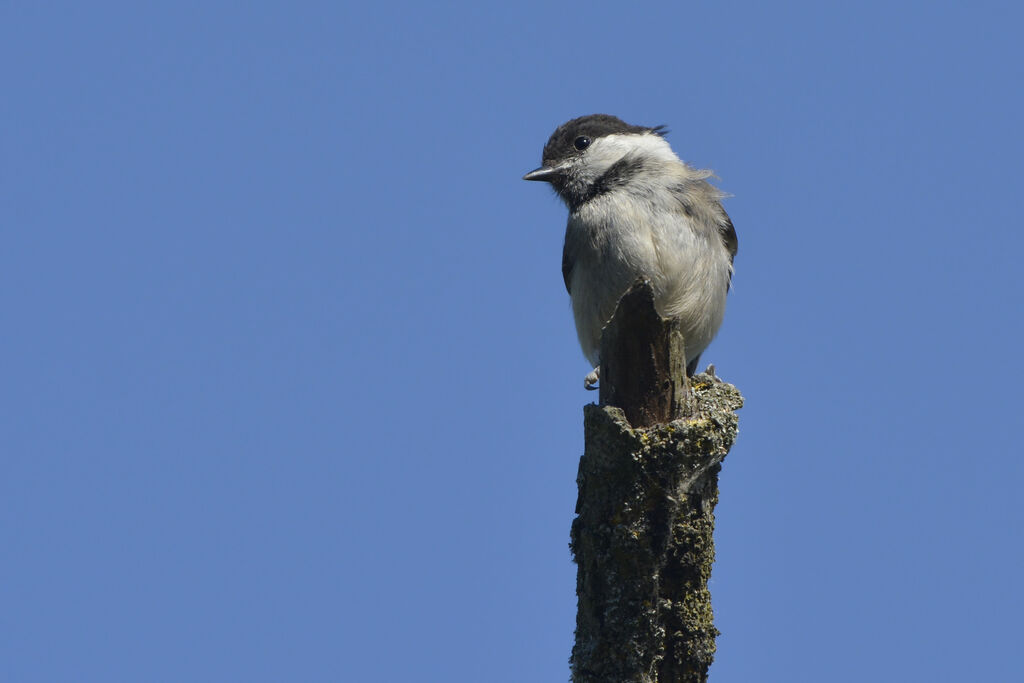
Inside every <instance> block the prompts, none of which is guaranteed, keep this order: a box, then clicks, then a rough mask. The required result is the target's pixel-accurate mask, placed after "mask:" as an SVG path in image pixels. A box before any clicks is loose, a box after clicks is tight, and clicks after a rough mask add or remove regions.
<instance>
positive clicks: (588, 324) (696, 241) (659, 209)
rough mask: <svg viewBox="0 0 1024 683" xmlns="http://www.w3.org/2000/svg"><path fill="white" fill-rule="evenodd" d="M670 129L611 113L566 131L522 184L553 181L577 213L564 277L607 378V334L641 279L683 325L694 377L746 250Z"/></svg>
mask: <svg viewBox="0 0 1024 683" xmlns="http://www.w3.org/2000/svg"><path fill="white" fill-rule="evenodd" d="M666 133H667V131H666V130H665V128H664V126H655V127H653V128H648V127H645V126H632V125H630V124H628V123H626V122H625V121H622V120H621V119H619V118H617V117H615V116H609V115H607V114H592V115H590V116H581V117H579V118H576V119H573V120H571V121H568V122H566V123H564V124H562V125H561V126H559V127H558V129H557V130H555V132H554V133H553V134H552V135H551V138H550V139H549V140H548V142H547V144H546V145H544V152H543V156H542V161H541V163H542V166H541V167H540V168H538V169H535V170H533V171H530V172H529V173H527V174H526V175H524V176H523V180H541V181H544V182H547V183H550V184H551V186H552V187H553V188H554V190H555V192H557V193H558V196H559V197H561V198H562V200H563V201H564V202H565V204H566V206H567V207H568V209H569V223H568V225H567V226H566V229H565V246H564V248H563V250H562V277H563V278H564V279H565V288H566V289H567V290H568V291H569V296H570V297H571V299H572V311H573V317H574V318H575V320H576V333H577V335H578V336H579V340H580V346H581V347H582V348H583V355H584V356H586V358H587V360H588V361H589V362H590V363H591V364H592V365H593V366H594V370H593V372H591V373H589V374H588V375H587V376H586V378H585V379H584V382H583V384H584V386H585V387H586V388H588V389H593V388H595V386H594V385H595V384H596V383H597V381H598V377H599V373H600V362H601V359H600V357H599V351H600V347H601V330H602V328H603V327H604V326H605V324H606V323H607V322H608V320H609V319H610V318H611V317H612V314H613V313H614V312H615V306H616V304H618V301H619V299H620V298H621V297H622V295H623V294H625V293H626V291H627V290H628V289H629V288H630V286H632V284H633V283H634V282H635V281H636V280H637V279H639V278H644V279H646V280H648V281H649V282H650V283H651V286H652V288H653V289H654V305H655V308H656V309H657V311H658V313H659V314H660V315H662V316H663V317H677V316H678V317H680V318H681V320H682V323H683V334H684V337H685V345H686V357H687V365H686V374H687V375H693V374H694V372H696V369H697V363H698V362H699V361H700V355H701V354H702V353H703V352H704V350H705V349H706V348H707V347H708V344H710V343H711V340H712V339H713V338H714V336H715V334H716V333H717V332H718V328H719V327H720V326H721V324H722V318H723V317H724V315H725V296H726V293H727V292H728V291H729V287H730V286H731V283H732V270H733V268H732V264H733V259H734V257H735V256H736V249H737V246H738V242H737V240H736V230H735V228H733V225H732V221H730V220H729V216H728V215H727V214H726V213H725V209H723V208H722V204H721V200H722V199H723V198H724V197H725V194H724V193H723V192H721V191H719V190H718V189H717V188H716V187H714V186H713V185H711V183H709V182H708V181H707V179H708V177H710V176H711V175H712V173H711V171H707V170H700V169H695V168H693V167H692V166H689V165H688V164H686V163H685V162H683V161H681V160H680V159H679V157H677V156H676V154H675V153H674V152H673V151H672V147H670V146H669V144H668V141H667V140H665V135H666Z"/></svg>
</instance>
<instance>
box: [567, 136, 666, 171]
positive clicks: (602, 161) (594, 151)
mask: <svg viewBox="0 0 1024 683" xmlns="http://www.w3.org/2000/svg"><path fill="white" fill-rule="evenodd" d="M627 154H637V155H639V156H643V157H646V158H649V159H656V160H659V161H675V162H678V161H679V157H677V156H676V154H675V152H673V151H672V147H671V146H669V144H668V142H667V141H666V140H665V138H663V137H661V136H660V135H655V134H654V133H643V134H641V135H633V134H630V135H622V134H614V135H606V136H604V137H601V138H597V139H596V140H594V143H593V144H592V145H590V147H589V149H587V153H586V156H585V159H586V165H587V168H588V169H591V170H592V171H593V177H599V176H600V175H601V174H602V173H604V172H605V171H607V170H608V169H609V167H611V165H612V164H614V163H615V162H616V161H618V160H619V159H621V158H622V157H624V156H626V155H627Z"/></svg>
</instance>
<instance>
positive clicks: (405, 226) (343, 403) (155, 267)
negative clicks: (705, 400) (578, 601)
mask: <svg viewBox="0 0 1024 683" xmlns="http://www.w3.org/2000/svg"><path fill="white" fill-rule="evenodd" d="M371 5H374V4H373V3H354V2H349V3H328V2H312V3H268V2H254V3H209V2H202V3H200V2H175V3H128V2H124V3H103V2H101V3H17V2H15V3H5V4H4V5H3V7H2V9H0V38H2V40H0V56H2V60H0V65H2V66H0V72H2V76H3V83H4V86H5V87H4V91H5V96H4V98H2V101H0V117H2V118H0V123H2V126H0V144H2V148H0V229H2V235H3V249H2V250H0V315H2V326H3V335H2V340H3V342H2V347H3V351H4V353H3V358H4V361H3V362H2V364H0V368H2V370H0V377H2V380H3V386H4V390H3V392H2V393H0V402H2V405H0V443H2V444H3V448H2V451H3V455H2V458H0V543H2V545H3V548H4V556H5V560H4V562H3V563H2V565H0V576H2V580H0V604H2V605H3V608H2V609H0V678H3V679H4V680H11V681H26V682H28V681H67V680H78V681H142V680H168V681H170V680H188V681H232V680H237V681H281V680H294V681H359V682H364V681H439V682H445V683H448V682H454V681H467V682H468V681H474V682H475V681H489V682H498V683H501V682H505V681H507V682H509V683H513V682H515V683H521V682H523V681H561V680H567V678H568V666H567V658H568V656H569V652H570V649H571V644H572V631H573V626H574V619H575V594H574V590H575V567H574V565H573V564H572V563H571V561H570V557H569V553H568V549H567V543H568V534H569V525H570V522H571V520H572V515H573V506H574V504H575V498H576V485H575V475H576V468H577V463H578V457H579V455H580V453H581V452H582V449H583V442H582V406H583V404H585V403H586V402H588V401H591V400H593V399H594V396H593V395H592V394H589V393H585V392H584V391H583V390H582V388H581V380H582V377H583V375H584V374H585V373H586V372H587V370H588V368H587V366H586V363H585V361H584V360H583V358H582V355H581V354H580V352H579V349H578V347H577V345H576V340H575V333H574V331H573V327H572V320H571V315H570V312H569V308H568V298H567V296H566V294H565V291H564V289H563V286H562V282H561V273H560V259H561V241H562V232H563V228H564V220H565V211H564V209H563V208H562V206H561V205H560V203H559V202H558V201H557V199H556V198H555V197H554V196H553V194H552V193H551V192H549V191H548V190H546V189H545V188H544V187H542V186H539V185H537V184H534V183H525V182H522V181H521V180H520V179H519V178H520V176H521V175H522V174H523V173H524V172H525V171H527V170H530V169H532V168H534V167H535V166H536V165H537V163H538V162H539V157H540V150H541V147H542V146H543V143H544V141H545V140H546V139H547V136H548V135H549V134H550V133H551V131H552V130H553V129H554V128H555V127H556V126H557V125H558V124H559V123H561V122H562V121H564V120H566V119H568V118H571V117H574V116H578V115H582V114H588V113H595V112H605V113H612V114H616V115H618V116H621V117H622V118H624V119H626V120H627V121H629V122H631V123H637V124H644V125H656V124H666V125H667V126H668V127H669V129H670V131H671V132H670V134H669V140H670V142H671V143H672V144H673V146H674V148H675V150H676V151H677V152H678V153H679V154H680V156H682V157H683V158H684V159H687V160H688V161H690V162H692V163H693V164H695V165H697V166H700V167H709V168H713V169H715V171H716V172H717V174H718V176H719V177H720V182H719V184H720V186H721V187H722V188H723V189H724V190H726V191H728V192H730V193H731V194H732V195H733V196H732V198H730V199H729V200H728V201H727V204H726V208H727V209H728V211H729V213H730V215H731V216H732V219H733V222H734V223H735V225H736V229H737V232H738V235H739V242H740V250H739V255H738V257H737V261H736V275H735V279H734V289H733V291H732V293H731V294H730V302H729V309H728V311H727V315H726V322H725V324H724V326H723V328H722V330H721V332H720V335H719V338H718V339H717V340H716V341H715V342H714V343H713V344H712V346H711V347H710V349H709V350H708V351H707V352H706V354H705V356H704V360H705V361H707V362H713V363H715V365H716V366H717V368H718V372H719V374H720V375H721V376H723V377H725V378H726V379H728V380H730V381H732V382H734V383H736V384H737V385H738V386H739V387H740V388H741V389H742V391H743V392H744V394H745V395H746V397H747V405H746V407H744V409H743V410H742V413H741V422H740V429H741V434H740V439H739V441H738V443H737V444H736V446H735V448H734V449H733V451H732V453H731V454H730V456H729V458H728V459H727V460H726V462H725V467H724V471H723V473H722V477H721V501H720V504H719V507H718V528H717V532H716V541H717V549H718V560H717V563H716V565H715V568H714V575H713V578H712V584H711V589H712V594H713V598H714V606H715V611H716V623H717V626H718V628H719V629H720V630H721V631H722V635H721V637H720V638H719V641H718V644H719V652H718V656H717V661H716V663H715V664H714V667H713V669H712V679H713V680H714V681H716V682H718V683H721V682H729V681H751V680H759V681H788V682H793V681H808V682H818V681H864V680H884V681H904V680H922V681H923V680H927V681H963V680H1012V679H1015V678H1018V677H1020V676H1021V672H1022V667H1021V665H1020V658H1019V656H1018V654H1017V650H1018V649H1019V640H1020V634H1021V632H1020V624H1019V619H1018V615H1019V614H1020V613H1021V611H1022V610H1024V589H1022V588H1021V582H1020V573H1021V565H1022V560H1024V547H1022V543H1021V538H1022V536H1021V529H1022V527H1024V511H1022V505H1021V501H1020V491H1021V488H1022V485H1024V464H1022V458H1021V455H1022V452H1021V445H1020V443H1021V441H1020V430H1019V426H1020V421H1021V417H1020V414H1021V398H1020V390H1019V388H1020V386H1021V385H1022V380H1024V363H1022V361H1021V356H1020V352H1019V347H1020V339H1021V335H1022V327H1024V325H1022V316H1021V310H1022V287H1021V284H1020V266H1019V258H1020V256H1019V255H1020V253H1021V249H1022V248H1024V237H1022V225H1021V220H1020V218H1019V212H1020V208H1019V197H1020V195H1021V188H1020V184H1021V180H1022V177H1024V173H1022V170H1024V169H1022V163H1021V159H1022V157H1024V136H1022V134H1021V121H1024V95H1022V90H1021V83H1022V82H1024V54H1022V52H1024V50H1022V48H1021V47H1020V36H1019V31H1018V30H1017V29H1018V27H1019V26H1020V25H1021V22H1022V20H1024V10H1021V9H1020V7H1019V6H1017V5H1014V4H1012V3H984V2H981V3H973V4H972V5H971V6H970V8H967V7H966V6H960V5H958V4H954V3H923V2H921V3H881V2H866V3H856V4H848V5H845V6H843V7H841V8H840V7H838V6H828V5H827V4H825V3H810V2H807V3H802V2H801V3H782V4H780V3H754V2H718V3H710V2H700V3H668V2H665V3H650V4H648V3H639V4H636V5H630V6H625V5H618V6H614V7H613V6H608V7H603V6H600V5H595V4H594V3H557V4H551V3H537V2H518V3H506V4H503V5H486V4H480V3H462V4H449V3H441V4H428V3H397V4H380V3H378V4H376V5H374V6H372V7H371Z"/></svg>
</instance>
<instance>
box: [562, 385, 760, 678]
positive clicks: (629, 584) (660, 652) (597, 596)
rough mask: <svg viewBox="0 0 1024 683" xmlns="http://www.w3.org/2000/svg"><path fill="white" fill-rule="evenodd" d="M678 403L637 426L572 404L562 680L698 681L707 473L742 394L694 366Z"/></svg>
mask: <svg viewBox="0 0 1024 683" xmlns="http://www.w3.org/2000/svg"><path fill="white" fill-rule="evenodd" d="M688 404H689V406H688V407H689V410H688V414H687V416H686V417H685V418H682V419H678V420H674V421H671V422H668V423H665V424H656V425H653V426H650V427H646V428H634V427H633V426H631V425H630V423H629V422H628V421H627V420H626V418H625V415H624V413H623V411H622V410H620V409H619V408H616V407H613V406H598V405H588V406H586V407H585V409H584V424H585V432H586V447H585V452H584V455H583V457H582V458H581V459H580V467H579V475H578V477H577V483H578V485H579V499H578V501H577V508H576V512H577V517H576V519H575V520H574V522H573V525H572V541H571V548H572V551H573V555H574V557H575V559H576V562H577V564H578V566H579V570H578V574H577V595H578V598H579V609H578V613H577V625H576V644H575V646H574V647H573V653H572V660H571V664H572V675H573V681H574V683H609V682H612V681H614V682H615V683H631V682H633V681H636V682H637V683H640V682H643V683H647V682H654V681H659V682H661V683H668V682H672V683H675V682H686V683H689V682H691V681H694V682H696V681H706V680H707V670H708V667H709V666H710V665H711V661H712V659H713V657H714V653H715V637H716V636H717V635H718V631H717V630H716V629H715V627H714V624H713V621H712V610H711V595H710V593H709V591H708V588H707V583H708V579H709V578H710V576H711V565H712V563H713V562H714V557H715V550H714V540H713V536H712V534H713V531H714V508H715V505H716V503H717V502H718V473H719V471H720V469H721V462H722V460H723V459H724V458H725V455H726V454H727V453H728V452H729V449H730V447H731V446H732V443H733V441H734V440H735V438H736V433H737V425H738V418H737V415H736V412H735V411H736V410H737V409H738V408H740V407H741V406H742V404H743V398H742V396H741V395H740V393H739V391H738V390H737V389H736V388H735V387H733V386H732V385H730V384H726V383H724V382H722V381H720V380H718V379H717V378H715V377H714V376H713V375H707V374H703V375H697V376H695V377H693V378H692V379H691V381H690V395H689V397H688Z"/></svg>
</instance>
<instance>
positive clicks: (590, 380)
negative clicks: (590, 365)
mask: <svg viewBox="0 0 1024 683" xmlns="http://www.w3.org/2000/svg"><path fill="white" fill-rule="evenodd" d="M600 377H601V367H600V366H598V367H596V368H594V369H593V370H592V371H591V372H589V373H588V374H587V376H586V377H584V378H583V388H584V389H586V390H587V391H594V390H595V389H597V380H598V379H600Z"/></svg>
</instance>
